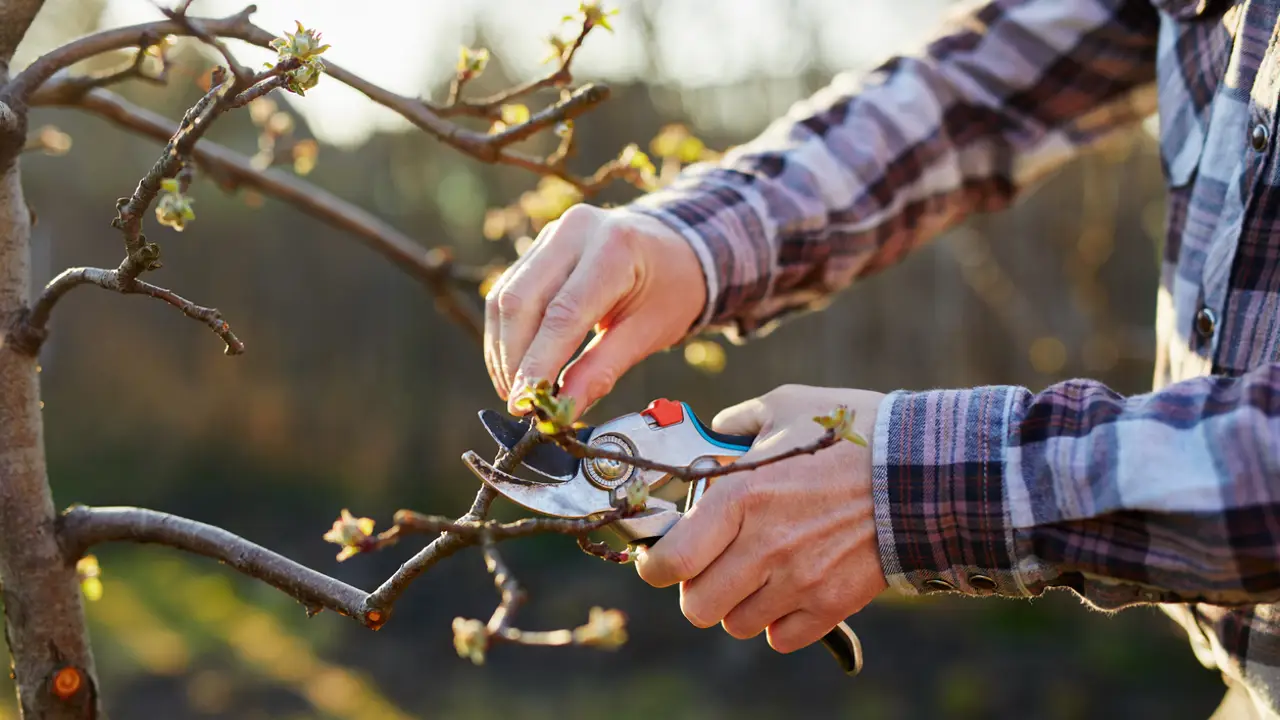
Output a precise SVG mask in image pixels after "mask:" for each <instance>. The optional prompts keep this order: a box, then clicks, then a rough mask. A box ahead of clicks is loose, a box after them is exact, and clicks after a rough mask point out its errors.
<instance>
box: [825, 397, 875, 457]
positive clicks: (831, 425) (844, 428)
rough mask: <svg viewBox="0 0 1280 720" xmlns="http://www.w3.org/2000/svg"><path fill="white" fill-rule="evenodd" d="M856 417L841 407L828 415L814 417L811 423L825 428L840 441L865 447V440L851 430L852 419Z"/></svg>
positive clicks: (847, 409)
mask: <svg viewBox="0 0 1280 720" xmlns="http://www.w3.org/2000/svg"><path fill="white" fill-rule="evenodd" d="M856 415H857V413H854V412H851V411H850V410H849V408H847V407H845V406H844V405H841V406H839V407H837V408H836V411H835V412H833V413H831V414H830V415H819V416H817V417H815V418H814V419H813V421H814V422H816V423H818V424H819V425H821V426H822V427H824V428H826V429H827V430H828V431H830V432H831V433H832V434H833V435H835V436H836V437H838V438H840V439H841V440H848V441H849V442H851V443H853V444H854V445H861V446H862V447H866V446H867V440H866V438H864V437H862V436H861V435H859V434H858V433H857V432H855V431H854V429H853V419H854V417H855V416H856Z"/></svg>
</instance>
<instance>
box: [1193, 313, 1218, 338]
mask: <svg viewBox="0 0 1280 720" xmlns="http://www.w3.org/2000/svg"><path fill="white" fill-rule="evenodd" d="M1217 326H1218V317H1217V316H1216V315H1214V314H1213V311H1212V310H1210V309H1209V308H1207V307H1206V308H1200V312H1198V313H1196V334H1198V335H1199V336H1200V337H1202V338H1209V337H1213V330H1214V328H1216V327H1217Z"/></svg>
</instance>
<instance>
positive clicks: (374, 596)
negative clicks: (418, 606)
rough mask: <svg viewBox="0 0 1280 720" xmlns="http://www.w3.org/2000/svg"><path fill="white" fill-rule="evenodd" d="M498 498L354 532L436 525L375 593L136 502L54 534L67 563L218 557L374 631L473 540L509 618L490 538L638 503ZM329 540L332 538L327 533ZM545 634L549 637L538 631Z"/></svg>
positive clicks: (386, 538)
mask: <svg viewBox="0 0 1280 720" xmlns="http://www.w3.org/2000/svg"><path fill="white" fill-rule="evenodd" d="M539 441H540V438H539V437H538V436H537V432H536V431H533V432H530V433H529V434H528V435H527V436H526V437H525V438H524V439H523V440H522V441H521V444H519V445H517V447H516V448H514V449H513V450H512V451H511V452H510V453H506V454H504V455H503V456H502V457H501V458H499V459H498V460H497V462H498V463H501V464H503V465H504V466H510V467H513V466H514V465H515V464H516V463H519V462H520V459H521V458H522V457H523V454H524V453H525V452H527V450H528V448H531V447H533V445H534V444H535V443H537V442H539ZM496 497H497V494H496V493H494V492H493V490H491V489H490V488H489V487H488V486H482V487H481V488H480V491H479V492H478V493H477V494H476V498H475V500H474V501H473V502H472V504H471V508H470V510H468V511H467V513H466V514H465V515H463V516H462V517H461V518H459V519H457V520H454V521H450V520H447V519H445V518H437V517H433V516H427V515H421V514H419V513H414V512H412V511H409V510H401V511H399V512H397V513H396V515H395V523H396V525H395V527H393V528H391V529H390V530H388V531H386V532H384V533H382V534H381V535H377V536H361V537H357V538H354V539H352V541H351V542H352V545H351V547H352V548H354V549H353V550H351V551H349V552H352V553H354V552H370V551H373V550H378V549H382V548H384V547H387V546H389V545H393V544H395V542H396V541H397V540H398V539H399V537H400V536H401V535H404V534H407V533H410V532H437V531H440V532H441V534H440V536H439V537H438V538H436V540H434V541H433V542H432V543H431V544H429V545H428V546H427V547H426V548H424V549H423V550H422V551H421V552H419V553H418V554H417V555H415V556H414V557H413V558H412V559H411V560H409V561H408V562H407V563H405V564H404V565H403V566H401V568H400V569H399V570H397V571H396V573H395V574H394V575H393V576H392V577H391V578H390V579H388V580H387V581H386V582H385V583H383V584H382V586H381V587H379V588H378V590H376V591H375V592H373V593H366V592H364V591H363V590H360V589H359V588H355V587H352V586H350V585H347V584H346V583H343V582H341V581H339V580H336V579H334V578H331V577H329V576H327V575H325V574H324V573H321V572H318V571H316V570H312V569H310V568H308V567H306V566H303V565H300V564H298V563H296V562H294V561H293V560H290V559H288V558H286V557H284V556H282V555H280V554H278V553H275V552H272V551H271V550H268V549H266V548H263V547H261V546H260V545H256V544H254V543H252V542H250V541H248V540H245V539H244V538H241V537H239V536H238V535H235V534H234V533H231V532H229V531H227V530H224V529H222V528H219V527H215V526H212V525H207V524H205V523H202V522H199V521H196V520H190V519H188V518H183V517H178V516H176V515H169V514H167V513H163V512H159V511H156V510H146V509H143V508H134V507H99V508H91V507H85V506H83V505H75V506H72V507H70V508H68V509H67V510H66V511H65V512H63V514H62V515H61V516H60V517H59V518H58V522H57V534H58V543H59V547H60V548H61V549H62V552H63V557H64V559H65V561H66V562H67V563H69V564H75V562H76V561H77V560H78V559H79V558H80V557H82V556H83V555H84V554H85V553H86V552H87V551H88V550H89V548H91V547H93V546H94V545H98V544H101V543H105V542H119V541H127V542H137V543H154V544H158V545H168V546H170V547H173V548H177V549H179V550H185V551H187V552H191V553H195V554H197V555H203V556H205V557H210V558H214V559H216V560H220V561H222V562H224V563H226V564H228V565H230V566H231V567H233V568H235V569H236V570H238V571H239V572H241V573H243V574H245V575H247V576H249V577H252V578H256V579H258V580H262V581H263V582H265V583H267V584H269V585H271V586H273V587H275V588H278V589H280V590H282V591H283V592H285V593H287V594H288V595H290V596H291V597H293V598H295V599H297V600H298V601H299V602H301V603H302V604H303V605H304V606H305V607H306V609H307V612H308V614H311V615H314V614H315V613H317V612H319V611H320V610H321V609H324V608H328V609H330V610H333V611H335V612H338V613H339V614H341V615H345V616H348V617H352V618H354V619H356V620H358V621H360V622H361V623H362V624H364V625H366V626H368V627H370V628H373V629H375V630H376V629H378V628H380V627H381V626H382V625H383V624H384V623H386V621H387V620H388V619H389V618H390V616H391V608H392V606H393V605H394V604H395V602H396V600H397V599H398V598H399V597H400V595H401V594H402V593H403V591H404V589H405V587H407V586H408V584H409V583H410V582H412V581H413V580H414V579H415V578H417V577H418V576H419V575H421V574H422V573H423V572H424V571H426V570H427V569H428V568H430V567H431V566H432V565H435V564H436V563H437V562H439V561H440V560H442V559H444V558H445V557H448V556H449V555H452V554H453V553H455V552H457V551H458V550H461V549H462V548H465V547H470V546H475V545H481V546H483V547H484V548H485V557H486V564H488V565H489V567H490V571H495V568H498V569H501V573H499V576H500V578H501V579H500V580H499V581H498V587H499V589H500V590H502V591H503V606H505V607H506V608H507V610H506V611H505V612H506V615H507V616H508V617H509V615H510V613H511V612H513V611H514V607H515V605H516V604H518V603H513V600H512V599H513V598H514V597H515V596H514V595H511V594H510V589H511V588H513V587H516V586H515V585H514V584H513V583H514V582H515V580H514V578H513V577H512V576H511V574H510V572H509V571H507V570H505V566H504V565H502V564H501V560H500V559H499V558H498V557H497V555H496V551H495V550H494V549H493V544H494V543H496V542H499V541H502V540H508V539H511V538H517V537H527V536H530V535H536V534H544V533H558V534H563V535H580V536H585V535H586V534H587V533H588V532H591V531H592V530H596V529H598V528H601V527H604V526H605V525H607V524H608V523H610V522H613V521H614V520H617V519H619V518H622V517H626V516H628V515H629V514H631V513H632V512H636V511H638V510H639V509H638V508H635V509H627V508H623V509H619V510H615V511H613V512H611V513H609V514H608V515H606V516H604V517H601V518H597V519H595V520H586V519H583V520H565V519H562V518H542V517H539V518H526V519H524V520H519V521H515V522H510V523H499V522H494V521H486V520H485V516H487V515H488V513H489V507H490V505H492V503H493V501H494V499H495V498H496ZM347 517H349V516H347V514H346V513H345V511H344V519H343V520H340V521H339V523H337V524H335V525H340V524H342V523H343V522H344V521H345V520H346V519H347ZM438 529H440V530H438ZM326 539H329V536H328V535H326ZM339 557H340V558H341V557H342V556H341V555H340V556H339ZM593 612H594V611H593ZM594 617H595V615H594V614H593V618H594ZM584 627H587V626H584ZM495 628H496V629H495V633H496V635H495V636H499V637H501V639H504V640H507V641H509V642H525V643H526V644H529V643H533V644H567V643H568V642H575V643H579V644H601V643H600V642H599V640H600V638H599V637H597V636H598V635H599V632H597V631H598V630H599V628H597V629H596V630H590V631H588V630H584V629H583V628H578V629H576V630H573V631H567V630H566V631H556V632H557V633H570V635H569V636H566V637H568V638H569V640H568V641H565V640H564V639H563V638H561V637H560V636H559V635H555V634H554V633H553V634H546V633H532V634H531V633H522V632H521V631H519V630H514V629H511V628H509V627H507V626H506V625H505V624H503V623H499V624H498V625H496V626H495ZM574 633H577V635H574ZM583 633H586V634H583ZM592 633H595V634H592ZM544 635H546V636H548V637H543V636H544ZM551 635H554V637H551Z"/></svg>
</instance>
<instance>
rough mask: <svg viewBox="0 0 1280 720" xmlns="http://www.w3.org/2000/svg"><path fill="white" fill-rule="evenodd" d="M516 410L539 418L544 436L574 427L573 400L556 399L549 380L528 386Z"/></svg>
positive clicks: (517, 403) (517, 401)
mask: <svg viewBox="0 0 1280 720" xmlns="http://www.w3.org/2000/svg"><path fill="white" fill-rule="evenodd" d="M516 408H517V409H519V410H521V411H522V412H532V413H533V414H534V417H535V418H537V428H538V432H540V433H542V434H544V435H555V434H557V433H560V432H563V431H564V430H566V429H568V428H571V427H573V426H574V422H573V398H569V397H566V398H561V397H556V395H555V393H554V390H553V388H552V386H551V383H550V382H549V381H547V380H538V381H536V382H534V383H533V384H532V385H529V386H527V387H526V388H525V389H524V390H523V391H522V392H521V394H520V397H519V398H518V399H517V400H516Z"/></svg>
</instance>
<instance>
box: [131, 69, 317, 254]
mask: <svg viewBox="0 0 1280 720" xmlns="http://www.w3.org/2000/svg"><path fill="white" fill-rule="evenodd" d="M300 62H301V61H300V60H298V59H297V58H292V57H291V58H288V59H286V60H281V61H280V62H278V63H276V64H275V65H274V66H272V67H271V68H270V69H269V70H266V71H265V72H262V73H260V74H258V75H256V76H254V77H253V78H251V79H250V81H249V87H248V88H246V89H245V90H244V91H242V92H237V87H238V84H239V81H238V80H232V81H229V82H224V81H223V80H222V79H221V78H219V77H218V75H219V73H217V72H216V70H215V72H214V80H213V82H212V83H211V84H212V87H211V88H210V89H209V92H207V93H205V95H204V97H202V98H200V100H199V101H197V102H196V104H195V105H193V106H192V107H191V109H190V110H188V111H187V112H186V114H185V115H183V118H182V122H181V123H180V125H179V127H178V130H177V132H175V133H174V134H173V136H172V137H171V138H170V139H169V142H168V144H166V145H165V148H164V150H163V151H162V152H161V153H160V157H159V158H158V159H157V160H156V161H155V163H154V164H153V165H152V166H151V169H150V170H148V171H147V173H146V174H145V175H143V176H142V179H141V180H139V181H138V186H137V187H136V188H135V189H134V191H133V195H132V196H130V197H128V198H122V199H121V202H120V203H119V204H118V205H117V216H116V219H115V220H114V221H113V222H112V225H114V226H115V227H117V228H119V229H120V232H121V233H123V235H124V243H125V252H126V256H125V259H124V262H122V263H121V264H120V272H121V273H122V274H123V275H124V276H125V277H129V278H136V277H137V276H138V275H139V274H141V273H143V272H145V271H147V270H150V269H152V268H153V267H154V263H155V259H156V255H157V254H158V249H157V248H156V247H155V245H153V244H150V243H148V242H147V241H146V237H145V236H144V235H143V234H142V216H143V214H144V213H145V212H146V211H147V209H148V208H149V207H151V203H152V202H154V201H155V199H156V196H157V195H159V193H160V187H161V183H162V182H163V181H164V180H166V179H168V178H171V177H174V176H175V175H177V173H178V171H179V170H181V169H182V165H183V163H184V162H185V160H186V158H188V157H190V155H191V151H192V149H193V148H194V147H195V145H196V142H197V141H198V140H199V139H200V138H201V136H203V135H204V134H205V132H207V131H208V129H209V127H210V126H211V125H212V124H213V122H214V120H215V119H217V118H218V116H219V115H221V114H222V113H224V112H226V111H227V110H230V109H232V108H234V107H238V105H237V104H236V103H237V102H239V101H240V98H241V97H244V96H251V95H252V97H249V99H250V100H251V99H253V98H254V97H259V96H260V95H261V94H262V93H259V94H258V95H253V94H254V93H255V92H258V88H259V87H260V86H266V87H265V90H263V92H270V91H271V90H274V89H275V88H277V87H279V86H280V84H281V81H280V77H281V75H283V74H284V73H286V72H288V71H290V70H292V69H295V68H296V67H297V66H298V64H299V63H300ZM244 102H248V100H245V101H244ZM240 104H241V105H243V104H244V103H243V102H242V103H240Z"/></svg>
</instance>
